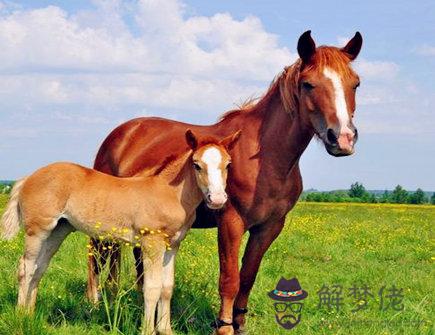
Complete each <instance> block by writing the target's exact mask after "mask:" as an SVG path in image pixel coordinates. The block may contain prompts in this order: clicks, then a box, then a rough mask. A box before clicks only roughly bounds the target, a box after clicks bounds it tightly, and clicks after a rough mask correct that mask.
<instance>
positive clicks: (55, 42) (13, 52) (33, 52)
mask: <svg viewBox="0 0 435 335" xmlns="http://www.w3.org/2000/svg"><path fill="white" fill-rule="evenodd" d="M93 2H94V4H95V8H94V9H92V10H86V11H80V12H76V13H67V12H66V11H64V10H63V9H61V8H59V7H56V6H48V7H45V8H39V9H31V10H28V9H27V10H25V9H22V8H19V7H15V6H12V5H8V4H7V3H6V4H4V6H3V8H2V9H1V10H0V49H1V50H2V52H1V53H0V79H1V80H0V110H1V112H0V113H1V114H0V120H1V121H2V122H8V120H9V119H10V117H7V115H5V114H6V113H12V114H13V113H14V112H15V114H16V113H18V114H22V113H23V111H25V113H26V115H27V117H28V118H29V120H30V119H32V118H33V119H34V120H35V121H37V117H36V115H40V114H41V113H40V112H41V111H45V112H46V113H50V111H52V110H53V109H56V108H57V107H56V106H66V108H65V110H67V111H68V112H70V113H72V114H73V115H75V116H77V121H78V122H81V121H83V122H86V120H87V119H86V118H85V117H84V114H83V112H74V108H76V109H77V110H87V111H92V112H95V111H96V110H98V113H99V114H100V115H99V116H98V117H104V118H109V116H110V118H111V119H113V120H119V119H120V118H121V119H123V113H124V111H125V110H129V112H128V113H127V114H136V113H135V112H133V111H132V109H133V108H135V109H137V110H144V109H147V110H149V113H150V114H156V113H158V111H159V109H175V110H177V111H180V110H185V111H187V113H188V114H189V115H190V118H191V119H193V120H194V119H195V115H202V116H204V115H209V116H210V117H209V118H210V119H214V118H215V117H216V116H217V115H219V114H220V113H222V112H223V111H225V110H227V109H228V108H231V107H233V105H234V104H235V103H238V102H240V101H241V100H243V99H245V98H246V97H249V96H252V95H253V94H260V93H261V92H262V91H263V89H264V87H267V84H268V83H269V81H270V80H271V79H272V78H273V77H274V76H275V75H276V74H277V73H278V72H279V71H280V70H281V69H282V68H283V67H284V66H285V65H288V64H291V63H292V62H293V61H294V59H295V58H296V56H295V55H294V54H292V53H290V51H289V50H288V49H287V48H285V47H281V46H279V44H278V39H277V36H275V35H273V34H270V33H268V32H266V31H265V29H264V27H263V26H262V24H261V21H260V20H259V19H258V18H256V17H253V16H249V17H246V18H245V19H243V20H236V19H234V18H233V17H232V16H231V15H230V14H227V13H218V14H216V15H213V16H210V17H205V16H192V17H186V16H185V15H184V5H183V3H181V2H180V1H177V0H168V1H165V2H161V1H154V0H141V1H128V2H123V1H117V0H112V1H102V0H94V1H93ZM132 106H134V107H132ZM153 110H156V111H157V112H154V113H153V112H152V111H153ZM32 111H33V112H32ZM114 113H115V114H116V115H114ZM2 114H3V116H2ZM171 115H172V114H171ZM186 119H188V117H186ZM88 120H89V119H88ZM34 126H35V127H37V126H38V125H37V124H36V123H35V124H34Z"/></svg>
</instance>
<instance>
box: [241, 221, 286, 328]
mask: <svg viewBox="0 0 435 335" xmlns="http://www.w3.org/2000/svg"><path fill="white" fill-rule="evenodd" d="M284 221H285V217H283V218H281V219H277V220H270V221H268V222H266V223H263V224H261V225H259V226H255V227H253V228H251V229H250V230H249V240H248V243H247V245H246V249H245V253H244V255H243V260H242V268H241V270H240V289H239V293H238V295H237V298H236V301H235V303H234V313H233V317H234V329H235V331H236V334H245V333H246V329H245V322H246V319H245V314H246V312H247V311H248V310H247V305H248V299H249V294H250V292H251V289H252V286H253V285H254V282H255V278H256V276H257V273H258V269H259V267H260V263H261V260H262V258H263V256H264V254H265V252H266V251H267V249H269V247H270V245H271V244H272V242H273V241H274V240H275V239H276V238H277V236H278V235H279V233H280V232H281V230H282V228H283V226H284Z"/></svg>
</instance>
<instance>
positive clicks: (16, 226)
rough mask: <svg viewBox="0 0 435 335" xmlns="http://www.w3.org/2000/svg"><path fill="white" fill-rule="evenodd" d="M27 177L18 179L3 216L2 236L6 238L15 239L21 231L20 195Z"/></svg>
mask: <svg viewBox="0 0 435 335" xmlns="http://www.w3.org/2000/svg"><path fill="white" fill-rule="evenodd" d="M26 179H27V178H23V179H20V180H18V181H17V182H16V183H15V185H14V187H13V188H12V191H11V198H10V199H9V202H8V205H7V206H6V210H5V212H4V213H3V216H2V218H1V223H0V225H1V237H2V239H4V240H11V239H13V238H14V237H15V236H16V235H17V234H18V232H19V231H20V221H21V215H20V206H19V197H20V193H21V188H22V187H23V185H24V182H25V181H26Z"/></svg>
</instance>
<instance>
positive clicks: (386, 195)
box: [379, 190, 390, 203]
mask: <svg viewBox="0 0 435 335" xmlns="http://www.w3.org/2000/svg"><path fill="white" fill-rule="evenodd" d="M379 202H381V203H388V202H390V192H388V191H387V190H385V191H384V193H382V195H381V197H380V198H379Z"/></svg>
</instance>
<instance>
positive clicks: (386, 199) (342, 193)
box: [301, 182, 435, 205]
mask: <svg viewBox="0 0 435 335" xmlns="http://www.w3.org/2000/svg"><path fill="white" fill-rule="evenodd" d="M301 200H302V201H314V202H361V203H392V204H416V205H419V204H432V205H435V192H434V193H432V195H431V196H428V195H427V194H426V193H425V192H424V191H423V190H422V189H421V188H418V189H417V190H416V191H413V192H412V191H407V190H405V189H404V188H403V187H402V186H400V185H397V186H396V188H395V189H394V190H393V191H384V192H383V193H380V194H376V193H374V192H369V191H367V190H366V188H365V187H364V185H363V184H361V183H359V182H356V183H353V184H352V185H351V186H350V189H349V190H339V191H329V192H317V191H308V192H304V193H303V194H302V196H301Z"/></svg>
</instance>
